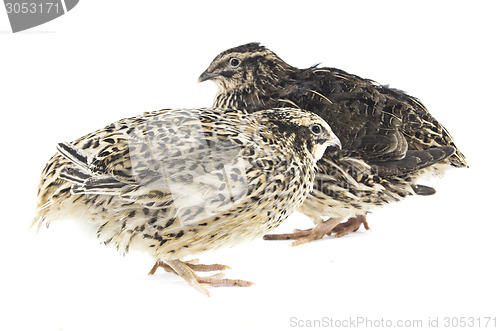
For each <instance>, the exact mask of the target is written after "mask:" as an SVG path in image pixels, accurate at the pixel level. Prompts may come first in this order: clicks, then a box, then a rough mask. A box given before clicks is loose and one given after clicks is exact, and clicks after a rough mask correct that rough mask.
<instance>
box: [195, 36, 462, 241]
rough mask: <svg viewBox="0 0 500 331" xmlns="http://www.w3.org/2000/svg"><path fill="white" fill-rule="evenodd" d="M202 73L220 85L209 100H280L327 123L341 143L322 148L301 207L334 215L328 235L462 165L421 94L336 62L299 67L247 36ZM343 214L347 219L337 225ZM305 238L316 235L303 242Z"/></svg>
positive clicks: (256, 106) (252, 106) (225, 103)
mask: <svg viewBox="0 0 500 331" xmlns="http://www.w3.org/2000/svg"><path fill="white" fill-rule="evenodd" d="M205 80H213V81H214V82H215V83H216V84H217V85H218V87H219V91H218V93H217V96H216V99H215V102H214V107H231V108H236V109H245V110H247V111H249V112H252V111H257V110H260V109H266V108H270V107H283V106H285V105H286V106H290V107H296V108H300V109H304V110H308V111H312V112H314V113H316V114H318V115H320V116H321V117H322V118H324V119H325V120H326V121H327V122H328V124H330V126H331V128H332V130H333V131H334V132H335V133H336V134H337V136H338V137H339V139H340V140H341V142H342V146H343V148H342V150H341V151H338V150H330V149H329V150H327V151H326V153H325V156H324V157H323V159H322V160H320V161H319V162H318V175H317V176H316V180H315V185H314V190H313V192H312V193H311V195H310V197H309V198H308V199H307V200H306V202H305V203H304V205H302V207H301V208H300V211H302V212H303V213H305V214H306V215H308V216H310V217H311V218H313V220H314V221H315V222H316V223H317V224H320V223H321V221H322V217H325V216H328V217H331V219H330V221H331V220H333V219H334V220H335V221H334V222H331V225H332V227H331V228H330V230H327V231H326V232H325V233H327V234H332V233H337V236H342V235H345V234H347V233H349V232H352V231H355V230H357V228H358V227H359V225H360V224H362V223H364V224H365V227H366V226H367V224H366V221H365V219H364V217H365V215H366V213H367V212H368V211H369V210H371V209H373V208H374V207H376V206H382V205H384V204H386V203H388V202H391V201H398V200H400V199H402V198H404V197H405V196H407V195H412V194H419V195H430V194H433V193H434V192H435V191H434V189H433V188H431V187H426V186H422V185H418V184H417V182H418V179H419V178H421V176H423V175H424V174H428V173H431V174H439V173H441V172H442V171H444V170H445V169H447V168H449V167H452V166H453V167H465V166H466V161H465V158H464V156H463V154H462V153H461V152H460V151H459V150H458V149H457V148H456V146H455V143H454V142H453V139H452V137H451V136H450V134H449V133H448V132H447V130H446V129H445V128H444V127H443V126H442V125H441V124H440V123H439V122H438V121H437V120H436V119H434V117H432V115H431V114H430V113H429V112H428V111H427V109H426V108H425V107H424V106H423V105H422V104H421V103H420V101H418V100H417V99H416V98H413V97H411V96H409V95H407V94H405V93H404V92H402V91H400V90H396V89H392V88H389V87H387V86H382V85H379V84H377V83H375V82H374V81H372V80H368V79H363V78H360V77H358V76H355V75H352V74H349V73H346V72H345V71H342V70H339V69H335V68H321V67H317V66H313V67H310V68H306V69H298V68H295V67H293V66H291V65H289V64H287V63H286V62H284V61H283V60H282V59H281V58H279V57H278V56H277V55H276V54H275V53H273V52H271V51H270V50H268V49H267V48H265V47H264V46H261V45H259V44H258V43H250V44H246V45H242V46H238V47H235V48H231V49H228V50H226V51H224V52H222V53H221V54H219V55H218V56H217V57H216V58H215V59H214V60H213V61H212V63H211V64H210V66H209V67H208V68H207V70H206V71H205V72H204V73H202V75H201V76H200V81H205ZM344 218H350V222H351V223H353V224H348V223H347V224H346V223H341V224H339V222H340V220H342V219H344ZM352 225H354V227H353V226H352ZM325 233H309V235H311V236H313V237H314V236H316V237H322V236H323V235H324V234H325ZM305 235H307V233H306V232H304V233H299V234H297V235H296V236H295V237H296V238H300V237H301V236H305ZM278 237H279V236H276V237H275V238H278ZM293 237H294V236H293V235H291V236H287V237H286V238H293ZM268 238H269V237H268ZM281 238H284V237H281ZM312 239H317V238H315V237H314V238H311V237H309V238H308V239H307V240H305V241H308V240H312ZM305 241H301V242H297V243H302V242H305Z"/></svg>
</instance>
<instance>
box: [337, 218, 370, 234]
mask: <svg viewBox="0 0 500 331" xmlns="http://www.w3.org/2000/svg"><path fill="white" fill-rule="evenodd" d="M361 224H363V226H364V227H365V229H366V230H370V227H369V226H368V223H367V222H366V215H358V216H356V217H351V218H349V219H348V220H347V221H346V222H344V223H340V224H338V225H337V226H335V227H334V228H333V230H332V232H331V233H329V235H331V234H333V233H335V237H337V238H340V237H343V236H346V235H348V234H350V233H353V232H356V231H358V230H359V228H360V227H361Z"/></svg>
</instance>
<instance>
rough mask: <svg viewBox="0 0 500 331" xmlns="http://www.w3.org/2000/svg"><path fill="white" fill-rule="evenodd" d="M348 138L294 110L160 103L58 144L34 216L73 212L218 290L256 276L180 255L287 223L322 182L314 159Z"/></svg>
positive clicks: (108, 239) (115, 240) (43, 218)
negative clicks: (225, 275) (228, 273)
mask: <svg viewBox="0 0 500 331" xmlns="http://www.w3.org/2000/svg"><path fill="white" fill-rule="evenodd" d="M329 145H332V146H337V147H340V142H339V140H338V138H337V137H336V136H335V135H334V134H333V132H332V130H331V129H330V127H329V126H328V124H327V123H326V122H325V121H324V120H323V119H321V118H320V117H319V116H317V115H315V114H312V113H308V112H303V111H300V110H296V109H272V110H262V111H258V112H254V113H252V114H248V113H246V112H244V111H238V110H230V109H225V110H224V109H179V110H168V109H166V110H160V111H156V112H150V113H145V114H143V115H140V116H137V117H132V118H126V119H122V120H120V121H117V122H115V123H112V124H110V125H108V126H106V127H105V128H103V129H100V130H97V131H95V132H93V133H90V134H88V135H86V136H83V137H81V138H79V139H77V140H75V141H73V142H71V143H61V144H59V145H58V146H57V150H58V153H57V154H56V155H54V156H53V157H52V158H51V159H50V160H49V162H48V163H47V165H46V167H45V169H44V170H43V172H42V178H41V182H40V186H39V190H38V209H37V216H36V218H35V220H34V224H38V225H41V224H44V223H45V224H47V225H48V224H49V222H50V221H52V220H56V219H61V218H65V217H67V216H70V217H76V218H79V219H82V220H84V221H86V222H88V223H89V224H91V225H92V226H94V227H95V230H96V233H97V237H98V238H99V239H100V241H101V242H103V243H104V244H106V245H112V246H115V247H116V248H117V249H118V250H119V251H121V252H124V253H126V252H128V251H129V250H130V249H134V250H142V251H145V252H147V253H149V254H151V255H152V256H153V258H154V259H155V260H156V261H157V262H156V264H155V266H154V267H153V269H152V270H151V272H150V273H151V274H152V273H154V272H155V271H156V269H157V268H158V267H162V268H163V269H165V270H167V271H171V272H174V273H176V274H178V275H179V276H181V277H183V278H184V279H185V280H186V281H187V282H188V283H189V284H191V285H192V286H194V287H195V288H197V289H198V290H200V291H201V292H203V293H205V294H207V295H208V291H207V290H206V289H205V288H204V286H203V284H209V285H212V286H249V285H250V284H251V283H250V282H247V281H243V280H231V279H222V278H221V275H220V274H219V275H215V276H211V277H200V276H198V275H197V274H196V273H195V272H197V271H213V270H222V269H224V268H225V267H226V266H224V265H219V264H214V265H202V264H197V263H195V261H191V262H182V261H181V259H183V258H185V257H186V256H188V255H191V254H196V253H201V252H203V251H207V250H212V249H217V248H220V247H225V246H232V245H236V244H238V243H240V242H242V241H245V240H249V239H253V238H257V237H260V236H262V235H263V234H265V233H266V232H268V231H270V230H271V229H273V228H275V227H276V226H278V225H279V224H280V223H281V222H282V221H283V220H284V219H285V218H286V217H287V216H288V215H289V214H290V213H291V212H293V211H294V210H295V209H296V208H298V207H299V206H300V205H301V204H302V202H303V201H304V200H305V198H306V197H307V195H308V194H309V192H310V191H311V190H312V187H313V180H314V175H315V167H316V161H317V160H318V159H320V158H321V157H322V155H323V153H324V151H325V149H326V148H327V146H329Z"/></svg>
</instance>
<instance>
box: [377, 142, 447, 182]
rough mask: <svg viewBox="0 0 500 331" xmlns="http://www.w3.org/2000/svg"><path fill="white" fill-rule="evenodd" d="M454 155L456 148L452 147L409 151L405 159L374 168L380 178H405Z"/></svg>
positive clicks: (381, 163) (382, 163)
mask: <svg viewBox="0 0 500 331" xmlns="http://www.w3.org/2000/svg"><path fill="white" fill-rule="evenodd" d="M453 153H455V148H454V147H452V146H442V147H432V148H429V149H426V150H409V151H408V152H407V153H406V156H405V157H404V158H403V159H401V160H397V161H390V162H380V163H376V164H374V165H373V168H374V170H376V171H377V173H378V175H380V176H404V175H408V174H411V173H414V172H416V171H418V170H420V169H423V168H427V167H429V166H431V165H433V164H435V163H438V162H441V161H443V160H445V159H446V158H448V157H450V156H451V155H453Z"/></svg>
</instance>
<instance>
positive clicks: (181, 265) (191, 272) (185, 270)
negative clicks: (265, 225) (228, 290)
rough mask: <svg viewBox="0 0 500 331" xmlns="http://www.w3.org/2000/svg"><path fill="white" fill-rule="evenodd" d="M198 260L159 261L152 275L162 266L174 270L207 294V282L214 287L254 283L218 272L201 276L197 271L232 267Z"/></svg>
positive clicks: (241, 285)
mask: <svg viewBox="0 0 500 331" xmlns="http://www.w3.org/2000/svg"><path fill="white" fill-rule="evenodd" d="M197 263H198V260H190V261H188V262H182V261H180V260H170V261H167V262H163V261H157V262H156V263H155V265H154V266H153V268H152V269H151V271H150V272H149V274H150V275H153V274H154V273H155V272H156V270H157V269H158V267H162V268H163V269H164V270H165V271H167V272H173V273H175V274H176V275H179V276H181V277H182V278H184V280H185V281H186V282H187V283H188V284H189V285H191V286H193V287H194V288H195V289H196V290H198V291H200V292H201V293H203V294H205V295H206V296H210V293H209V292H208V291H207V289H206V288H205V287H204V286H203V284H207V285H210V286H214V287H221V286H228V287H230V286H240V287H248V286H251V285H253V283H252V282H249V281H246V280H241V279H227V278H223V277H224V274H223V273H217V274H215V275H213V276H208V277H200V276H198V275H197V274H196V273H195V271H201V272H205V271H216V270H224V269H230V268H229V267H228V266H227V265H223V264H197Z"/></svg>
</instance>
